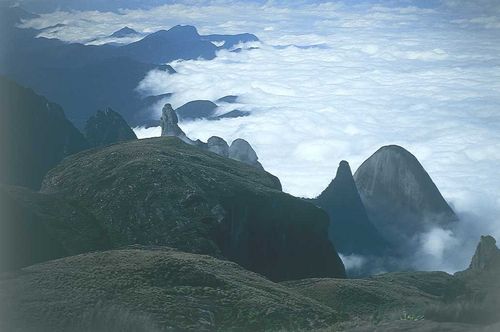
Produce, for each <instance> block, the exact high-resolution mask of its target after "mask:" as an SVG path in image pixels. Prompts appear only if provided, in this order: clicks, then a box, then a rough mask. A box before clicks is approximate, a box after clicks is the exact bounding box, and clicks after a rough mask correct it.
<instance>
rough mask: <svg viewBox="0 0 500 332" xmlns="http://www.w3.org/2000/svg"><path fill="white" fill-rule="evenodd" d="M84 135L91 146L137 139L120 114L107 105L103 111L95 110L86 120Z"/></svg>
mask: <svg viewBox="0 0 500 332" xmlns="http://www.w3.org/2000/svg"><path fill="white" fill-rule="evenodd" d="M84 135H85V138H86V139H87V142H89V144H90V146H92V147H101V146H106V145H109V144H114V143H118V142H124V141H128V140H132V139H137V136H136V135H135V133H134V131H133V130H132V129H131V128H130V126H129V125H128V123H127V122H126V121H125V120H124V119H123V118H122V116H121V115H120V114H119V113H117V112H115V111H113V110H112V109H111V108H109V107H108V108H106V109H105V110H104V111H100V110H99V111H97V113H96V114H95V115H93V116H92V117H90V118H89V119H88V120H87V123H86V125H85V128H84Z"/></svg>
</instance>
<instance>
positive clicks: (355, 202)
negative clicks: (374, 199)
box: [314, 160, 386, 255]
mask: <svg viewBox="0 0 500 332" xmlns="http://www.w3.org/2000/svg"><path fill="white" fill-rule="evenodd" d="M314 202H315V204H316V205H318V206H319V207H321V208H323V209H324V210H325V211H326V213H327V214H328V216H329V217H330V227H329V238H330V240H331V241H332V242H333V244H334V245H335V247H336V248H337V250H339V252H341V253H343V254H352V253H355V254H363V255H365V254H376V253H379V252H382V251H384V250H385V248H386V241H385V240H384V239H383V238H382V236H381V235H380V234H379V232H378V231H377V230H376V229H375V227H374V226H373V225H372V223H371V222H370V220H369V219H368V216H367V214H366V210H365V207H364V206H363V203H362V202H361V198H360V196H359V193H358V189H357V188H356V183H355V182H354V179H353V176H352V172H351V167H350V166H349V163H348V162H347V161H345V160H342V161H341V162H340V163H339V167H338V168H337V173H336V175H335V178H334V179H333V180H332V181H331V182H330V184H329V185H328V187H326V189H325V190H324V191H323V192H322V193H321V194H320V195H319V196H318V197H317V198H316V199H315V200H314Z"/></svg>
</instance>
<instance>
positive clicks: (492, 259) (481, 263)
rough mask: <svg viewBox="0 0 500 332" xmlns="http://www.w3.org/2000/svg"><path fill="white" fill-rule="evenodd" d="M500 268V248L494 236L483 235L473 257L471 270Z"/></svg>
mask: <svg viewBox="0 0 500 332" xmlns="http://www.w3.org/2000/svg"><path fill="white" fill-rule="evenodd" d="M494 269H498V270H500V249H498V247H497V245H496V240H495V239H494V238H493V237H492V236H489V235H487V236H481V240H480V241H479V244H478V245H477V248H476V252H475V253H474V256H473V257H472V260H471V263H470V266H469V270H474V271H485V270H494Z"/></svg>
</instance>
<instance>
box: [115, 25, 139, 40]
mask: <svg viewBox="0 0 500 332" xmlns="http://www.w3.org/2000/svg"><path fill="white" fill-rule="evenodd" d="M136 34H138V32H137V31H135V30H134V29H132V28H129V27H128V26H125V27H123V28H121V29H120V30H117V31H115V32H113V34H111V36H110V37H116V38H123V37H127V36H130V35H136Z"/></svg>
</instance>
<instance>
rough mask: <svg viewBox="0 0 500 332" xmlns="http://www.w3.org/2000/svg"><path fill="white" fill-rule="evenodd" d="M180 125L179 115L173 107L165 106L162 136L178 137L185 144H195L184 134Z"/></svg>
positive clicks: (162, 116) (161, 122)
mask: <svg viewBox="0 0 500 332" xmlns="http://www.w3.org/2000/svg"><path fill="white" fill-rule="evenodd" d="M178 123H179V119H178V118H177V114H176V113H175V111H174V109H173V108H172V105H170V104H165V106H163V109H162V111H161V118H160V126H161V136H174V137H178V138H179V139H181V140H182V141H183V142H185V143H188V144H194V142H193V141H192V140H190V139H189V138H188V137H187V136H186V134H184V132H183V131H182V129H181V128H180V127H179V125H178Z"/></svg>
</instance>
